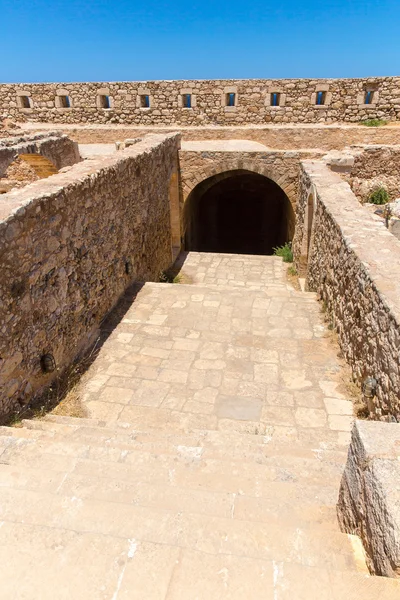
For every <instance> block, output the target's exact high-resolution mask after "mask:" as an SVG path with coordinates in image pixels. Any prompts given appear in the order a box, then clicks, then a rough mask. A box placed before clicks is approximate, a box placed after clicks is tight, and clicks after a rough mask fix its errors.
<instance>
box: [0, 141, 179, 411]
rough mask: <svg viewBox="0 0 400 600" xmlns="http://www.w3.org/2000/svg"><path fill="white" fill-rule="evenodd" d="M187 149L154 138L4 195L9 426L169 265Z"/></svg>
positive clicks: (0, 257)
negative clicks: (131, 296)
mask: <svg viewBox="0 0 400 600" xmlns="http://www.w3.org/2000/svg"><path fill="white" fill-rule="evenodd" d="M178 147H179V136H178V135H169V136H148V137H147V138H145V139H144V140H143V141H142V142H140V143H138V144H136V145H135V146H133V147H131V148H128V149H126V150H124V151H122V152H119V153H116V154H115V155H113V156H109V157H102V158H99V159H93V160H90V161H84V162H81V163H78V164H76V165H74V166H73V167H72V168H71V169H70V170H69V171H68V172H66V173H59V174H57V175H53V176H52V177H49V178H48V179H44V180H40V181H37V182H34V183H32V184H31V185H28V186H26V187H25V188H23V189H21V190H18V191H13V192H10V193H8V194H4V195H2V196H1V203H0V220H1V223H0V273H1V275H0V296H1V299H2V302H1V305H0V330H1V334H2V335H1V338H0V390H1V391H0V420H4V419H5V418H6V416H7V415H8V414H9V413H10V412H12V411H15V410H19V409H20V408H21V406H23V405H25V404H27V403H28V402H29V401H30V400H31V399H32V398H34V397H35V396H36V395H38V394H40V393H41V391H42V390H43V389H44V387H46V386H48V385H49V384H50V382H51V381H52V379H53V378H54V377H55V376H56V375H57V374H59V373H60V372H62V370H63V368H64V367H66V366H67V365H69V364H70V363H71V362H72V361H73V359H74V358H75V357H76V356H77V355H78V353H79V352H80V351H81V350H82V349H83V348H85V347H86V346H87V345H88V344H89V343H90V341H91V339H93V335H95V334H96V332H97V327H98V325H99V323H100V322H101V320H102V319H103V318H104V316H105V315H106V314H107V313H108V312H109V311H110V309H111V308H112V307H113V306H114V304H115V303H116V302H117V300H118V298H119V297H120V296H121V294H122V293H123V292H124V290H125V289H126V288H127V287H128V286H129V285H130V284H131V283H132V282H133V281H134V280H157V279H158V276H159V273H160V271H162V270H163V269H165V268H167V267H168V266H169V265H170V263H171V260H172V249H171V211H170V197H171V194H172V193H173V192H174V190H173V189H172V186H171V181H172V182H173V183H174V182H175V186H176V188H177V186H178V183H177V176H176V173H177V168H178ZM176 193H177V190H176ZM45 354H52V355H53V356H54V359H55V363H56V366H57V371H56V372H53V373H50V374H45V373H43V371H42V368H41V357H43V356H44V355H45Z"/></svg>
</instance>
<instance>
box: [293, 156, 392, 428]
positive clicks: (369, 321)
mask: <svg viewBox="0 0 400 600" xmlns="http://www.w3.org/2000/svg"><path fill="white" fill-rule="evenodd" d="M296 223H297V227H296V235H295V239H294V242H293V251H294V255H295V261H296V266H297V267H298V269H299V270H300V271H301V270H302V269H303V266H304V264H305V263H306V265H307V267H306V268H307V273H306V277H307V285H308V288H309V289H310V290H313V291H316V292H318V294H319V296H320V298H321V299H322V301H323V302H324V303H325V304H326V308H327V311H328V314H329V315H330V317H331V318H332V321H333V324H334V327H335V329H336V331H337V333H338V340H339V344H340V346H341V348H342V351H343V353H344V356H345V358H346V360H347V361H348V363H349V364H350V365H351V367H352V370H353V374H354V377H355V379H356V380H357V381H358V382H359V383H362V381H363V380H364V378H366V377H368V376H371V377H374V378H375V379H376V380H377V383H378V385H377V394H376V397H375V398H374V399H373V403H372V406H370V410H371V412H372V414H373V415H374V416H375V418H378V419H379V418H383V419H391V418H394V419H395V420H397V421H400V401H399V398H400V362H399V348H400V303H399V298H400V283H399V281H400V279H399V274H400V266H399V265H400V241H399V240H397V239H396V238H395V237H394V236H393V235H392V234H391V233H389V231H388V230H387V229H386V228H385V226H384V224H383V223H382V222H380V220H379V219H376V218H374V217H373V216H372V215H370V214H368V213H367V212H366V210H365V209H364V207H363V206H362V205H361V204H360V203H359V201H358V200H357V198H356V197H355V196H354V194H353V193H352V191H351V189H350V186H349V185H348V183H346V182H344V181H342V179H341V178H340V175H339V174H338V173H333V172H331V171H330V170H329V168H328V167H327V166H326V165H325V164H323V163H322V162H315V161H304V162H303V163H302V172H301V184H300V195H299V201H298V203H297V214H296Z"/></svg>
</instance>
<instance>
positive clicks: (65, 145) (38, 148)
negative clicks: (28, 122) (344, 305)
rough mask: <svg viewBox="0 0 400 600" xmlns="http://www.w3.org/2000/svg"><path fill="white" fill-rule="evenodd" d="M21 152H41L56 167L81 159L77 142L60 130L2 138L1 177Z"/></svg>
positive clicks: (0, 147)
mask: <svg viewBox="0 0 400 600" xmlns="http://www.w3.org/2000/svg"><path fill="white" fill-rule="evenodd" d="M20 154H40V155H41V156H43V157H45V158H47V159H48V160H50V161H51V162H52V163H53V165H54V166H55V167H56V169H62V168H63V167H67V166H71V165H74V164H75V163H77V162H79V161H80V160H81V157H80V155H79V149H78V144H77V142H73V141H72V140H71V139H70V138H69V137H67V136H66V135H63V134H62V133H61V132H59V131H51V132H50V131H49V132H44V133H38V134H32V135H26V136H19V137H9V138H6V139H0V177H1V175H2V174H3V173H4V172H5V171H6V170H7V167H8V166H9V165H10V164H11V163H12V162H13V160H15V159H16V157H17V156H18V155H20Z"/></svg>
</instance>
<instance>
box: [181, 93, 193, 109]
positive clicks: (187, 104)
mask: <svg viewBox="0 0 400 600" xmlns="http://www.w3.org/2000/svg"><path fill="white" fill-rule="evenodd" d="M182 104H183V108H192V94H183V95H182Z"/></svg>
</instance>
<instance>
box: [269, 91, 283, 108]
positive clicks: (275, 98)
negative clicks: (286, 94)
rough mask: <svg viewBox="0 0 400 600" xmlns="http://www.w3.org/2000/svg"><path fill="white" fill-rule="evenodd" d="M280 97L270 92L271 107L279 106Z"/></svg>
mask: <svg viewBox="0 0 400 600" xmlns="http://www.w3.org/2000/svg"><path fill="white" fill-rule="evenodd" d="M280 104H281V95H280V94H279V93H278V92H272V94H271V106H280Z"/></svg>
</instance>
